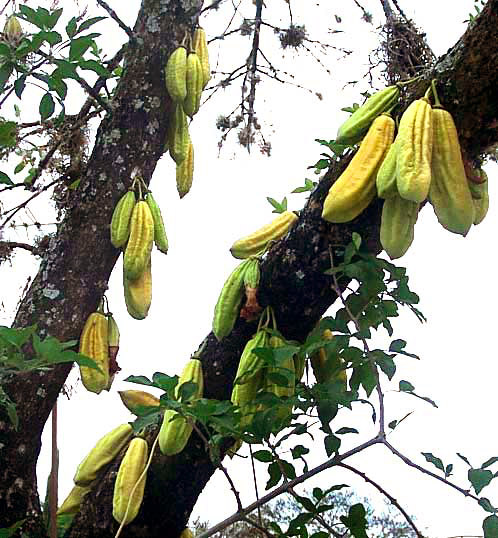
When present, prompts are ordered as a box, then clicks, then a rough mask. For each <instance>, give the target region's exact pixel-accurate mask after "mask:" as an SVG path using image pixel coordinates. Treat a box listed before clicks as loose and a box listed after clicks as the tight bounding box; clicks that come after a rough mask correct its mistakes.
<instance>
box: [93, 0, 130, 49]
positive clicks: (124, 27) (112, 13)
mask: <svg viewBox="0 0 498 538" xmlns="http://www.w3.org/2000/svg"><path fill="white" fill-rule="evenodd" d="M97 4H99V6H102V7H103V8H104V9H105V10H106V11H107V13H109V15H110V17H111V18H112V19H114V20H115V21H116V22H117V23H118V25H119V27H120V28H121V29H122V30H124V31H125V32H126V33H127V34H128V37H129V38H130V39H131V40H134V39H135V34H134V33H133V31H132V29H131V28H130V27H129V26H127V25H126V24H125V23H124V22H123V21H122V20H121V19H120V18H119V17H118V15H117V14H116V12H115V11H114V10H113V9H112V8H111V7H110V6H109V5H108V4H107V2H104V0H97Z"/></svg>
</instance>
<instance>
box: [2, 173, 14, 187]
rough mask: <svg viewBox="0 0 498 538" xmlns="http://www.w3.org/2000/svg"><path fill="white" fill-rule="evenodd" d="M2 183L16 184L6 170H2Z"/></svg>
mask: <svg viewBox="0 0 498 538" xmlns="http://www.w3.org/2000/svg"><path fill="white" fill-rule="evenodd" d="M0 183H3V184H4V185H14V182H13V181H12V180H11V179H10V177H9V176H8V175H7V174H6V173H5V172H0Z"/></svg>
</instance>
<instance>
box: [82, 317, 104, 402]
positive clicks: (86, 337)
mask: <svg viewBox="0 0 498 538" xmlns="http://www.w3.org/2000/svg"><path fill="white" fill-rule="evenodd" d="M108 331H109V324H108V321H107V317H106V316H105V315H104V314H102V313H101V312H93V313H92V314H90V315H89V316H88V318H87V320H86V322H85V325H84V327H83V331H82V332H81V336H80V343H79V352H80V353H81V354H82V355H85V356H87V357H89V358H90V359H93V360H94V361H95V362H96V363H97V366H98V367H99V368H100V371H99V370H96V369H94V368H90V367H89V366H80V374H81V381H82V382H83V385H84V386H85V388H86V389H87V390H89V391H90V392H95V393H96V394H100V393H101V392H102V391H103V390H105V389H107V388H108V386H109V337H108Z"/></svg>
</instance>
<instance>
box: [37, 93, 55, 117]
mask: <svg viewBox="0 0 498 538" xmlns="http://www.w3.org/2000/svg"><path fill="white" fill-rule="evenodd" d="M39 110H40V117H41V119H42V121H43V120H46V119H48V118H50V116H51V115H52V114H53V113H54V110H55V103H54V99H53V97H52V96H51V95H50V93H48V92H47V93H46V94H45V95H44V96H43V97H42V98H41V101H40V107H39Z"/></svg>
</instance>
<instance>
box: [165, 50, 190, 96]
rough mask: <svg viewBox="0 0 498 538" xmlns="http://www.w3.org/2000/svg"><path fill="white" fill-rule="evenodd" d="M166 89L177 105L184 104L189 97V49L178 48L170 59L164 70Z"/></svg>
mask: <svg viewBox="0 0 498 538" xmlns="http://www.w3.org/2000/svg"><path fill="white" fill-rule="evenodd" d="M164 75H165V80H166V89H167V90H168V93H169V96H170V97H171V99H172V100H173V101H174V102H175V103H182V102H183V101H184V100H185V97H186V96H187V49H186V48H185V47H178V48H177V49H175V50H174V51H173V52H172V54H171V56H170V57H169V58H168V62H167V63H166V67H165V69H164Z"/></svg>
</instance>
